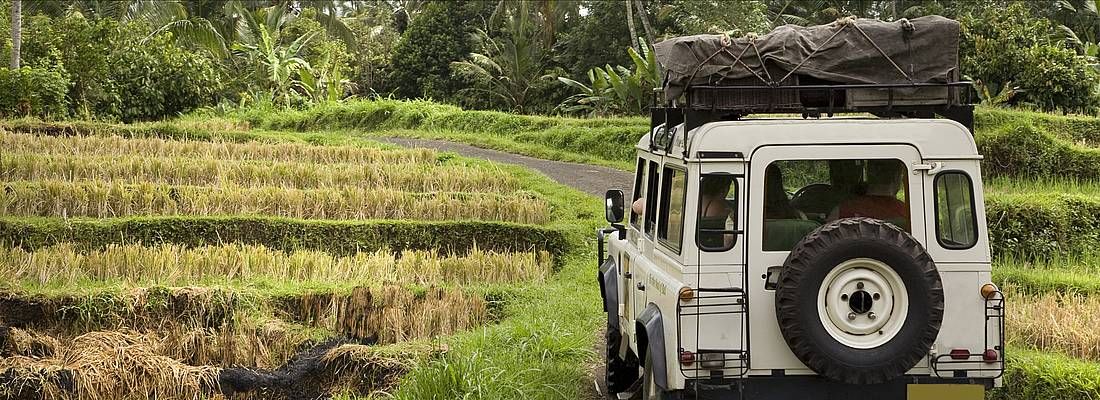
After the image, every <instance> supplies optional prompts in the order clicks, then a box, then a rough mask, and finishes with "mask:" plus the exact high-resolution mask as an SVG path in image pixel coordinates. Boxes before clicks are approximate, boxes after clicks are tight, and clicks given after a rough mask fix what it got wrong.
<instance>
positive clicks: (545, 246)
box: [0, 101, 1100, 400]
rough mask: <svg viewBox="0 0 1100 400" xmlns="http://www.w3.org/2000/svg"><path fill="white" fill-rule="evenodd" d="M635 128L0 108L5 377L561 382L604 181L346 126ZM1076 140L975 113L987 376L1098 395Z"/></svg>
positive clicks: (574, 365) (369, 110)
mask: <svg viewBox="0 0 1100 400" xmlns="http://www.w3.org/2000/svg"><path fill="white" fill-rule="evenodd" d="M645 126H646V121H644V120H641V119H637V118H624V119H609V120H599V119H594V120H578V119H557V118H546V117H524V116H515V115H509V114H503V113H488V112H465V111H461V110H457V109H454V108H452V107H444V106H434V105H430V104H428V105H426V104H425V103H422V102H412V103H402V102H394V101H379V102H358V103H352V104H348V105H330V106H325V107H318V108H316V109H313V110H309V111H304V112H286V113H279V114H275V115H259V114H249V113H244V114H243V115H237V116H231V117H230V118H223V119H208V118H205V117H204V118H196V117H188V118H184V119H183V120H180V121H173V122H166V123H156V124H146V125H131V126H115V125H109V124H97V123H73V124H47V123H37V122H28V121H8V122H3V123H0V129H4V128H5V127H6V128H7V130H2V131H0V144H2V145H3V150H4V152H3V154H2V155H0V182H2V185H3V187H4V190H3V192H2V193H0V242H3V244H4V246H3V248H2V249H0V380H3V381H2V382H0V397H3V396H8V397H21V396H27V397H31V398H36V397H57V398H149V397H157V398H202V397H216V396H220V395H229V396H231V397H232V396H235V397H249V396H251V397H287V398H297V397H316V396H330V395H331V396H337V397H365V396H380V395H381V393H386V394H389V395H392V396H393V397H396V398H399V399H423V398H439V399H443V398H494V399H495V398H525V399H526V398H535V399H551V398H555V399H557V398H582V397H584V396H586V395H587V394H588V393H589V392H590V391H589V389H587V388H588V387H591V385H592V383H591V380H590V378H589V376H590V375H589V374H588V371H586V368H587V367H586V365H593V364H596V363H598V362H599V361H598V358H599V357H597V356H596V355H595V354H594V352H593V351H592V350H591V349H592V348H593V340H594V339H595V337H596V336H597V335H598V329H599V326H600V324H601V318H602V315H601V313H600V309H599V305H598V304H599V303H598V299H599V296H598V294H597V292H596V289H595V287H594V286H595V285H594V283H593V282H592V279H591V273H592V268H594V265H593V262H592V260H593V258H592V257H593V255H592V254H591V248H592V246H591V244H590V243H585V242H584V241H583V240H582V238H585V237H587V236H588V235H589V234H590V232H591V231H592V230H593V229H594V228H595V227H597V226H600V225H602V223H601V221H600V219H601V218H600V210H599V202H598V201H595V200H593V199H592V198H591V197H588V196H585V195H582V194H579V193H577V192H575V191H572V190H569V189H567V188H564V187H561V186H559V185H556V184H553V183H550V182H547V181H546V179H545V178H543V177H540V176H536V175H534V174H532V173H531V172H529V171H526V170H522V169H519V168H513V167H505V166H498V165H493V164H489V163H485V162H478V161H474V160H467V159H462V158H459V157H455V156H453V155H450V154H441V153H436V152H433V151H428V150H408V149H393V148H387V147H385V146H382V145H379V144H377V143H374V142H370V141H368V140H365V139H363V138H362V137H361V136H360V135H361V134H366V135H370V134H374V133H372V132H375V131H384V132H386V134H395V135H399V136H417V137H432V138H443V139H451V140H459V141H466V142H470V143H474V144H477V145H480V146H486V147H494V148H501V149H506V150H509V151H514V152H520V153H524V154H528V155H534V156H543V157H549V158H555V159H563V160H572V161H582V162H590V163H594V164H600V165H609V166H615V167H620V168H629V166H630V165H629V164H630V163H629V158H630V157H631V154H632V151H631V148H632V146H633V144H634V143H635V142H636V139H637V135H638V132H641V131H644V129H645ZM257 128H265V129H279V130H275V131H271V130H262V129H257ZM285 129H291V130H295V131H301V132H287V131H281V130H285ZM317 129H349V130H353V131H350V132H349V131H344V132H327V131H313V130H317ZM363 131H366V132H363ZM1097 138H1100V120H1097V119H1094V118H1084V117H1057V116H1050V115H1044V114H1034V113H1024V112H1012V111H1002V110H989V109H983V110H979V112H978V132H977V141H978V145H979V148H980V151H981V152H982V153H983V154H984V155H985V157H986V158H985V161H984V163H985V164H984V166H983V169H984V172H985V173H986V176H985V183H986V194H987V213H988V215H987V217H988V220H989V224H990V225H989V231H990V237H991V239H992V240H991V241H992V246H993V251H994V255H995V265H994V279H995V281H996V282H997V283H998V284H999V285H1001V286H1002V288H1004V289H1005V291H1006V293H1008V296H1009V302H1008V312H1009V318H1008V321H1007V324H1008V329H1009V338H1010V340H1009V348H1008V349H1006V355H1007V357H1008V359H1009V363H1008V370H1007V371H1006V375H1005V380H1004V383H1005V387H1004V388H1002V389H999V390H997V391H995V392H993V393H992V394H991V396H990V398H993V399H1005V400H1025V399H1026V400H1031V399H1097V398H1100V337H1098V336H1097V335H1096V333H1095V332H1094V331H1095V326H1096V325H1097V323H1098V322H1100V302H1098V300H1097V299H1100V258H1098V254H1100V253H1097V249H1100V190H1098V189H1100V167H1098V166H1100V145H1098V143H1100V139H1097ZM118 349H125V351H117V350H118ZM123 365H125V366H136V367H129V368H122V367H121V366H123ZM288 382H293V384H287V383H288ZM120 388H125V390H124V389H120Z"/></svg>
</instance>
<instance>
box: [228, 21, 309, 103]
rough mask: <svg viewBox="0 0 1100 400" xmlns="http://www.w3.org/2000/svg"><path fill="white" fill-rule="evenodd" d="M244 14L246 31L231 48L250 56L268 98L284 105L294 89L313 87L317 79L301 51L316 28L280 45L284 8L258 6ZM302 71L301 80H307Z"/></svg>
mask: <svg viewBox="0 0 1100 400" xmlns="http://www.w3.org/2000/svg"><path fill="white" fill-rule="evenodd" d="M245 17H246V18H244V24H245V25H246V26H247V27H248V31H247V35H244V36H242V41H241V42H238V43H236V44H234V45H233V51H234V52H235V53H237V54H241V55H243V56H245V57H246V58H247V59H248V60H250V62H251V64H252V65H253V66H254V67H255V68H256V75H257V76H258V77H259V78H260V80H261V81H263V82H265V85H266V86H267V89H268V91H269V94H270V99H271V100H273V101H275V102H277V103H281V104H284V105H287V104H291V103H292V99H293V96H294V95H295V94H298V91H302V92H308V91H310V90H311V89H312V90H314V91H315V90H316V87H317V84H316V81H317V79H316V78H315V74H314V73H313V71H312V67H311V66H310V64H309V62H307V61H306V60H305V59H304V58H303V57H302V51H303V49H304V48H305V47H306V46H307V45H308V44H309V43H310V41H311V40H313V38H314V37H315V36H316V35H317V32H309V33H305V34H302V35H301V36H298V37H297V38H294V40H293V41H292V42H291V43H290V44H289V45H282V44H280V42H281V41H280V39H281V38H280V36H281V33H282V29H283V27H284V25H285V24H286V23H287V22H288V21H289V18H290V15H288V14H287V9H285V8H282V7H278V6H276V7H268V8H261V9H258V10H255V11H252V12H250V13H247V14H245ZM303 71H305V74H304V75H305V80H306V81H308V82H309V83H310V84H304V83H303V74H302V72H303Z"/></svg>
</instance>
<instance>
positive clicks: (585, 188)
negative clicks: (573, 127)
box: [378, 138, 633, 197]
mask: <svg viewBox="0 0 1100 400" xmlns="http://www.w3.org/2000/svg"><path fill="white" fill-rule="evenodd" d="M378 140H379V141H382V142H386V143H392V144H396V145H399V146H404V147H422V148H428V149H435V150H440V151H450V152H455V153H458V154H459V155H462V156H465V157H470V158H481V159H485V160H490V161H496V162H500V163H506V164H516V165H522V166H524V167H527V168H530V169H533V170H536V171H539V172H541V173H543V174H544V175H546V176H549V177H550V178H551V179H553V180H555V181H558V182H559V183H561V184H563V185H566V186H570V187H573V188H576V189H577V190H580V191H582V192H585V193H588V194H591V195H593V196H597V197H603V194H604V192H605V191H607V189H622V190H623V191H624V192H626V191H628V190H629V189H630V187H631V182H630V180H631V177H633V174H631V173H629V172H625V171H620V170H617V169H614V168H608V167H599V166H595V165H587V164H577V163H570V162H563V161H551V160H543V159H539V158H534V157H528V156H521V155H517V154H512V153H505V152H503V151H497V150H490V149H483V148H480V147H474V146H470V145H468V144H462V143H455V142H449V141H446V140H434V139H409V138H379V139H378Z"/></svg>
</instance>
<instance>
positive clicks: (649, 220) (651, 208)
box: [644, 161, 661, 238]
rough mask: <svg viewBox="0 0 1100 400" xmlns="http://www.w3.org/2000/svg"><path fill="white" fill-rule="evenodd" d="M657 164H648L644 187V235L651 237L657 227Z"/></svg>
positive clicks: (659, 180)
mask: <svg viewBox="0 0 1100 400" xmlns="http://www.w3.org/2000/svg"><path fill="white" fill-rule="evenodd" d="M657 168H658V166H657V162H656V161H650V162H649V169H648V172H649V174H648V175H647V176H646V185H645V188H646V190H645V200H644V203H645V205H644V208H645V234H646V235H648V236H649V237H650V238H652V237H653V229H654V228H655V227H656V226H657V185H658V184H659V183H660V182H661V174H659V173H657Z"/></svg>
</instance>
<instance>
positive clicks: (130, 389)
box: [0, 331, 220, 400]
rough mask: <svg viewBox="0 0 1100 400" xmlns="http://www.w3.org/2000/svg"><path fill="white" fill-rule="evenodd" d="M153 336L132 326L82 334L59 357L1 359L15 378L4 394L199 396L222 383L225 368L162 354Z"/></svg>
mask: <svg viewBox="0 0 1100 400" xmlns="http://www.w3.org/2000/svg"><path fill="white" fill-rule="evenodd" d="M150 341H151V340H150V338H149V337H148V336H147V335H141V334H138V333H136V332H132V331H111V332H92V333H88V334H85V335H81V336H79V337H77V338H76V339H74V340H73V341H72V342H71V343H69V344H67V345H66V346H64V347H63V348H62V349H61V352H60V353H59V354H58V355H57V356H56V357H53V358H45V359H32V358H28V357H21V356H20V357H9V358H4V359H0V376H3V377H4V378H6V379H8V380H10V381H9V382H0V383H4V384H2V385H0V388H2V389H0V394H4V395H10V396H15V395H18V394H21V393H28V392H32V391H29V390H28V389H34V390H33V391H37V392H40V393H44V394H47V395H46V396H45V397H47V398H61V399H68V398H72V399H93V400H96V399H149V398H157V399H194V398H200V397H202V396H205V395H207V394H210V393H212V392H213V391H214V390H215V388H217V387H218V373H219V372H220V369H218V368H216V367H196V366H190V365H185V364H183V363H180V362H179V361H176V360H173V359H171V358H169V357H164V356H161V355H158V354H156V353H155V352H154V351H153V347H152V346H151V345H150ZM35 386H37V387H35ZM4 390H10V392H9V393H4V392H3V391H4Z"/></svg>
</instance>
